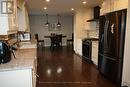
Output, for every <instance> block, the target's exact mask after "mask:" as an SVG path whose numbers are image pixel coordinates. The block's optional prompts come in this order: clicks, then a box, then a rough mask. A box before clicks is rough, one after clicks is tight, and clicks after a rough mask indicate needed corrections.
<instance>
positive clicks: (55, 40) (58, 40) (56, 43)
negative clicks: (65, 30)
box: [50, 35, 62, 48]
mask: <svg viewBox="0 0 130 87" xmlns="http://www.w3.org/2000/svg"><path fill="white" fill-rule="evenodd" d="M50 39H51V47H53V48H54V47H60V46H62V35H55V36H52V37H51V38H50Z"/></svg>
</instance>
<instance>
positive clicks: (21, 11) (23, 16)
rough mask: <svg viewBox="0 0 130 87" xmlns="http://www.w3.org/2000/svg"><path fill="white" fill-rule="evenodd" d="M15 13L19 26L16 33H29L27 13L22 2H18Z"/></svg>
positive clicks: (20, 0) (21, 0)
mask: <svg viewBox="0 0 130 87" xmlns="http://www.w3.org/2000/svg"><path fill="white" fill-rule="evenodd" d="M17 13H18V26H19V28H18V31H25V32H30V27H29V17H28V11H27V8H26V3H25V2H24V1H23V0H19V5H18V10H17Z"/></svg>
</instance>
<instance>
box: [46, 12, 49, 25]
mask: <svg viewBox="0 0 130 87" xmlns="http://www.w3.org/2000/svg"><path fill="white" fill-rule="evenodd" d="M46 17H47V21H46V23H45V26H49V22H48V14H46Z"/></svg>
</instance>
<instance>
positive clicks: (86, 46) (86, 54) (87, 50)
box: [82, 41, 92, 62]
mask: <svg viewBox="0 0 130 87" xmlns="http://www.w3.org/2000/svg"><path fill="white" fill-rule="evenodd" d="M91 53H92V42H91V41H83V45H82V55H83V58H84V59H85V60H87V61H88V62H91Z"/></svg>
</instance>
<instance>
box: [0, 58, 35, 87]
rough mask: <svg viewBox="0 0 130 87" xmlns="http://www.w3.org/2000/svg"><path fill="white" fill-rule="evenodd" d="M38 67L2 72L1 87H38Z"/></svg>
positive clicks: (0, 76)
mask: <svg viewBox="0 0 130 87" xmlns="http://www.w3.org/2000/svg"><path fill="white" fill-rule="evenodd" d="M17 66H19V65H17ZM36 67H37V62H36V60H35V61H34V65H33V68H31V67H28V68H22V67H21V69H20V68H19V69H12V70H4V71H0V87H36V70H37V68H36Z"/></svg>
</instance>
